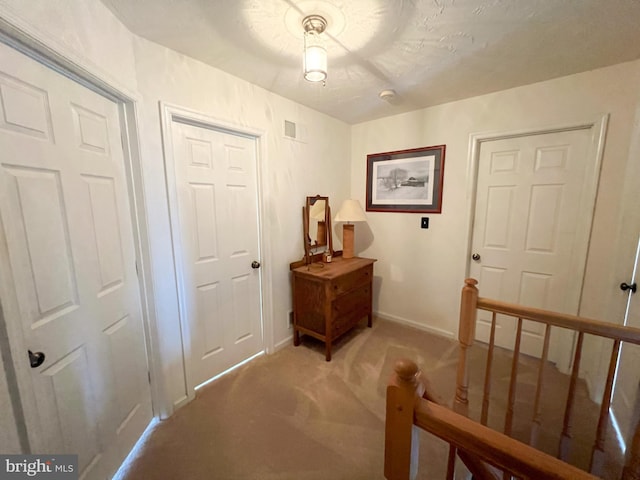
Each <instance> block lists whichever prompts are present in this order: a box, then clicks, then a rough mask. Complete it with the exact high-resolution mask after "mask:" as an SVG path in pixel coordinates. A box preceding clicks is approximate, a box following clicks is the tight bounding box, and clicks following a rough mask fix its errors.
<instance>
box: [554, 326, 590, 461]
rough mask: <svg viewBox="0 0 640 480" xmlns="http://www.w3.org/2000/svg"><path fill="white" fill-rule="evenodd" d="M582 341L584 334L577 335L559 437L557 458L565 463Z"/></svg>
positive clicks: (569, 442)
mask: <svg viewBox="0 0 640 480" xmlns="http://www.w3.org/2000/svg"><path fill="white" fill-rule="evenodd" d="M583 340H584V332H580V333H578V342H577V343H576V353H575V355H574V357H573V369H572V370H571V380H570V381H569V391H568V392H567V402H566V404H565V410H564V422H563V425H562V434H561V436H560V446H559V451H558V458H560V459H561V460H564V461H565V462H566V461H567V459H568V458H569V448H570V446H571V414H572V412H573V395H574V394H575V391H576V384H577V383H578V373H580V359H581V358H582V342H583Z"/></svg>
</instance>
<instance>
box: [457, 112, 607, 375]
mask: <svg viewBox="0 0 640 480" xmlns="http://www.w3.org/2000/svg"><path fill="white" fill-rule="evenodd" d="M608 121H609V114H603V115H601V116H599V117H597V118H595V119H593V120H591V121H580V122H575V123H570V124H565V125H558V126H545V127H539V128H527V129H519V130H510V131H502V132H488V133H475V134H471V135H469V157H468V163H467V182H468V183H467V249H466V257H465V258H466V259H467V261H466V262H465V277H468V276H469V271H470V262H469V258H471V254H472V247H473V245H472V243H473V224H474V221H475V206H476V205H475V204H476V195H477V185H478V164H479V162H480V148H481V146H482V144H483V143H486V142H491V141H496V140H504V139H509V138H518V137H525V136H533V135H543V134H548V133H562V132H570V131H575V130H592V132H593V135H592V137H591V147H590V151H589V163H588V165H587V169H586V171H585V181H584V185H583V190H582V191H583V193H584V194H586V195H585V196H586V197H587V198H586V200H581V203H580V214H579V216H578V225H577V228H576V231H577V234H576V237H577V238H582V239H585V241H584V243H581V244H580V245H579V247H578V250H576V251H574V255H573V258H572V265H573V267H572V271H574V272H576V271H580V272H582V283H581V284H580V285H579V286H576V288H577V290H578V291H577V297H578V298H577V302H578V311H577V312H575V313H576V315H579V314H580V305H581V303H582V291H583V288H584V273H585V270H586V265H587V255H588V249H589V244H590V242H591V228H592V224H593V214H594V211H595V205H596V199H597V195H598V183H599V180H600V169H601V166H602V158H603V155H604V143H605V137H606V132H607V125H608ZM456 328H457V327H456ZM572 351H573V349H566V350H565V352H564V354H563V356H562V358H560V359H558V365H557V366H558V368H559V369H560V371H563V372H568V371H569V368H570V363H571V361H572V358H573V354H572Z"/></svg>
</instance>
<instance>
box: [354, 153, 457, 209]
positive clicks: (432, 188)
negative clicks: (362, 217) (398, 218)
mask: <svg viewBox="0 0 640 480" xmlns="http://www.w3.org/2000/svg"><path fill="white" fill-rule="evenodd" d="M445 152H446V145H436V146H432V147H422V148H412V149H409V150H398V151H395V152H384V153H372V154H369V155H367V205H366V210H367V211H368V212H397V213H441V212H442V187H443V183H444V182H443V181H444V160H445Z"/></svg>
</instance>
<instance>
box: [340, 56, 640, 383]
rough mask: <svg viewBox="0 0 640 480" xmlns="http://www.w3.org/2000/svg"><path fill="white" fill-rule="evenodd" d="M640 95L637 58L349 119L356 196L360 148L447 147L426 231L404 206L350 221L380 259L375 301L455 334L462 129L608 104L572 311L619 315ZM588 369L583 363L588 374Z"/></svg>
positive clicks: (465, 147) (552, 122)
mask: <svg viewBox="0 0 640 480" xmlns="http://www.w3.org/2000/svg"><path fill="white" fill-rule="evenodd" d="M425 88H428V86H425ZM639 100H640V62H630V63H625V64H620V65H616V66H613V67H609V68H603V69H599V70H595V71H591V72H586V73H582V74H578V75H572V76H568V77H563V78H559V79H556V80H551V81H547V82H542V83H537V84H533V85H529V86H525V87H521V88H515V89H511V90H506V91H502V92H497V93H494V94H490V95H484V96H480V97H475V98H471V99H468V100H462V101H458V102H453V103H448V104H444V105H440V106H436V107H432V108H427V109H423V110H418V111H414V112H410V113H406V114H402V115H397V116H392V117H387V118H384V119H380V120H376V121H372V122H367V123H362V124H359V125H355V126H353V127H352V150H351V151H352V158H351V191H352V195H353V196H354V197H355V198H358V199H359V200H360V201H361V202H362V204H363V205H364V204H365V195H366V186H365V176H366V155H367V154H368V153H376V152H385V151H393V150H400V149H406V148H415V147H424V146H429V145H439V144H446V146H447V153H446V162H445V172H444V198H443V209H442V214H440V215H430V218H431V224H430V227H429V229H428V230H421V229H420V216H421V215H419V214H406V213H404V214H402V213H397V214H395V213H375V212H370V213H368V218H369V221H368V224H367V225H366V226H365V227H364V228H361V225H358V226H357V227H356V228H357V232H356V239H357V240H356V241H357V244H358V245H357V247H359V249H358V250H359V252H360V253H361V254H363V255H366V256H370V257H375V258H377V259H378V262H377V263H376V266H375V272H376V273H375V275H376V284H377V286H378V288H377V289H376V292H375V298H376V305H375V310H377V311H378V312H379V313H380V314H381V315H383V316H387V317H389V318H393V319H396V320H399V321H402V322H406V323H410V324H413V325H416V326H419V327H422V328H425V329H428V330H432V331H435V332H438V333H442V334H445V335H454V334H455V333H456V331H457V312H458V306H459V291H460V288H461V286H462V284H463V279H464V276H465V268H466V264H467V258H466V255H467V242H468V238H467V226H468V214H469V211H468V210H469V208H468V205H469V195H470V188H469V181H470V178H469V173H468V166H469V137H470V135H472V134H477V133H487V132H509V131H517V130H525V129H535V128H542V127H548V126H562V125H568V124H574V123H580V122H585V121H594V120H596V119H597V118H599V117H601V116H602V115H603V114H607V113H608V114H609V115H610V117H609V127H608V132H607V138H606V144H605V150H604V158H603V164H602V171H601V177H600V185H599V191H598V196H597V203H596V208H595V216H594V222H593V233H592V236H591V244H590V250H589V255H588V260H587V268H586V277H585V286H584V292H583V298H582V303H581V308H580V313H581V314H582V315H584V316H588V317H593V318H602V319H608V320H610V321H621V318H620V315H621V310H620V299H619V295H618V284H619V280H618V279H619V278H620V272H618V271H616V261H615V260H616V256H617V255H618V253H619V252H617V251H616V249H615V247H616V243H617V237H618V236H619V235H620V233H619V231H618V230H619V229H618V227H619V221H620V219H619V217H618V209H619V207H620V206H621V204H622V203H623V201H624V200H625V199H624V198H623V188H622V186H623V184H624V179H625V171H626V169H627V166H628V164H629V162H634V161H635V162H637V158H633V157H631V156H630V154H629V146H630V141H631V138H632V132H634V120H635V110H636V108H637V106H638V105H639ZM635 133H636V135H637V129H636V130H635ZM635 233H637V232H635ZM610 313H611V315H609V314H610ZM594 357H597V356H594ZM595 363H597V362H595ZM594 368H596V367H595V366H594V365H591V364H590V361H589V360H588V361H587V362H585V370H586V373H587V374H589V371H590V370H592V369H594Z"/></svg>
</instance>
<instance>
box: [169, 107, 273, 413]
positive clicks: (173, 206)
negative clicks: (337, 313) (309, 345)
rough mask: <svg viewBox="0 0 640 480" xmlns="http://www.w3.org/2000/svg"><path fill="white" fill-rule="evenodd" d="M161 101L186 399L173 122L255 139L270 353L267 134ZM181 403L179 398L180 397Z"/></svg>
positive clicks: (190, 389)
mask: <svg viewBox="0 0 640 480" xmlns="http://www.w3.org/2000/svg"><path fill="white" fill-rule="evenodd" d="M159 104H160V120H161V122H160V123H161V127H162V145H163V149H164V163H165V178H166V181H167V195H168V198H169V217H170V228H171V243H172V254H173V268H174V273H175V278H176V280H177V281H176V284H177V288H178V310H179V317H180V319H179V321H180V331H181V333H182V339H183V348H182V356H183V362H184V365H185V378H186V384H187V385H186V386H187V391H186V394H187V398H188V399H189V400H191V399H193V398H194V397H195V389H194V387H196V385H195V383H194V380H193V378H192V372H193V366H192V364H191V355H190V353H189V352H190V351H191V346H190V341H191V332H190V331H189V325H188V322H186V321H185V319H186V311H185V305H184V300H183V299H184V298H185V292H184V284H185V282H184V278H182V275H181V272H183V271H184V268H183V266H182V259H181V255H180V253H179V252H181V251H182V247H181V236H180V234H179V232H180V229H179V225H178V224H177V222H178V221H179V218H180V216H179V215H178V210H177V209H178V196H177V195H178V193H177V188H176V177H175V160H174V158H173V153H172V152H173V140H172V138H173V136H172V124H173V122H174V121H180V122H182V123H187V124H189V125H194V126H201V127H203V128H207V129H214V130H223V131H227V132H229V133H232V134H235V135H242V136H249V137H252V138H253V139H254V140H255V142H256V157H257V158H256V173H257V187H258V192H257V199H258V217H259V218H258V236H259V249H260V263H261V264H262V266H261V268H260V292H261V320H262V322H261V323H262V347H263V350H264V351H265V352H266V353H273V352H274V350H275V348H274V345H273V342H274V339H273V313H272V310H273V292H272V289H271V285H272V283H273V282H272V272H273V269H272V268H271V258H272V255H271V241H270V240H269V238H268V236H267V235H264V230H263V228H264V219H265V218H267V209H266V205H265V201H264V198H268V192H266V190H267V188H266V186H267V182H266V180H265V178H266V159H267V155H266V152H267V136H266V132H265V131H264V130H262V129H256V128H252V127H247V126H245V125H238V124H234V123H231V122H228V121H226V120H222V119H219V118H216V117H213V116H210V115H208V114H205V113H202V112H199V111H195V110H192V109H189V108H185V107H181V106H178V105H172V104H169V103H166V102H162V101H160V102H159ZM181 404H182V401H181Z"/></svg>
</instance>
